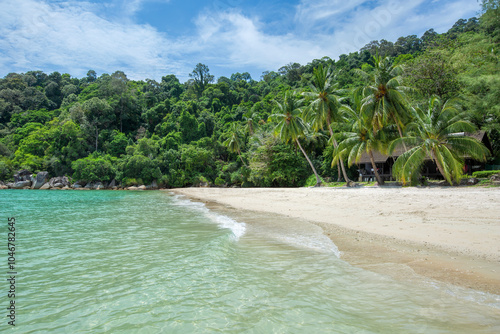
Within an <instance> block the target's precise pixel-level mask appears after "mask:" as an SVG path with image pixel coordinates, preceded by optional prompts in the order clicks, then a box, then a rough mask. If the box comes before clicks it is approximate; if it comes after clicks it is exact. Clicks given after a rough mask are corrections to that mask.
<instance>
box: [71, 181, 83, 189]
mask: <svg viewBox="0 0 500 334" xmlns="http://www.w3.org/2000/svg"><path fill="white" fill-rule="evenodd" d="M81 187H82V185H81V184H80V183H78V182H75V183H73V184H72V185H71V188H73V189H80V188H81Z"/></svg>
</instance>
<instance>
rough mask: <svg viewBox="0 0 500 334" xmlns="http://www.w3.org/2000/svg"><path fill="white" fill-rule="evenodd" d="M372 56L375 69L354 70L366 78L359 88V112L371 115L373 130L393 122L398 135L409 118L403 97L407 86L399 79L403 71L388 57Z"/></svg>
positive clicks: (401, 132)
mask: <svg viewBox="0 0 500 334" xmlns="http://www.w3.org/2000/svg"><path fill="white" fill-rule="evenodd" d="M373 60H374V63H375V69H374V71H373V72H372V73H367V72H365V71H363V70H359V69H358V70H356V72H357V73H359V74H361V75H362V76H363V77H364V78H366V79H368V81H369V84H368V85H367V86H366V87H364V89H363V96H364V98H363V100H362V106H361V112H363V113H365V114H366V115H367V116H368V117H369V118H371V120H372V126H373V130H374V131H375V132H376V131H379V130H381V129H382V128H383V127H384V126H386V125H387V124H389V123H391V122H393V123H394V124H396V126H397V128H398V132H399V136H400V137H401V138H402V137H403V131H402V127H403V126H404V123H405V122H407V121H408V120H409V118H410V113H409V108H408V102H407V97H406V93H407V92H408V91H409V90H410V88H409V87H406V86H403V85H402V83H401V81H402V77H401V74H402V71H403V70H402V68H401V66H398V65H393V64H392V63H391V60H390V59H389V58H388V57H385V58H382V57H380V56H378V55H377V56H374V58H373ZM403 146H405V144H404V142H403ZM405 150H406V146H405Z"/></svg>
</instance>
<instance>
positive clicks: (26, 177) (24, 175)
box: [14, 169, 33, 184]
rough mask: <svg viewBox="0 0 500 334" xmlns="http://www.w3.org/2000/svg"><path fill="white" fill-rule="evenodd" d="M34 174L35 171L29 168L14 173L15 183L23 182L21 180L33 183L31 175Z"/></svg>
mask: <svg viewBox="0 0 500 334" xmlns="http://www.w3.org/2000/svg"><path fill="white" fill-rule="evenodd" d="M32 174H33V173H32V172H30V171H29V170H27V169H23V170H20V171H18V172H17V173H16V174H14V184H15V183H18V182H21V181H30V183H31V175H32Z"/></svg>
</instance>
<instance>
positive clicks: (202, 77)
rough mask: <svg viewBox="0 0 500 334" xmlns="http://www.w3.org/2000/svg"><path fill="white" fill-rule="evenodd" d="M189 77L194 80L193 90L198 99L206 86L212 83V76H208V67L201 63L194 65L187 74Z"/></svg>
mask: <svg viewBox="0 0 500 334" xmlns="http://www.w3.org/2000/svg"><path fill="white" fill-rule="evenodd" d="M189 77H190V78H193V80H194V88H195V90H196V94H197V95H198V97H200V96H201V94H202V93H203V91H204V90H205V88H206V87H207V85H208V84H209V83H212V82H213V81H214V76H213V75H211V74H210V70H209V68H208V66H207V65H204V64H202V63H198V64H197V65H196V67H195V68H194V70H193V72H191V73H189Z"/></svg>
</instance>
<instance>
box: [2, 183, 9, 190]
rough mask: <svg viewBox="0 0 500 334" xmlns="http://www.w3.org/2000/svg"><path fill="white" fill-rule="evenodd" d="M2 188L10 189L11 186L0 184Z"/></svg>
mask: <svg viewBox="0 0 500 334" xmlns="http://www.w3.org/2000/svg"><path fill="white" fill-rule="evenodd" d="M0 189H9V186H7V185H5V184H2V185H0Z"/></svg>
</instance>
